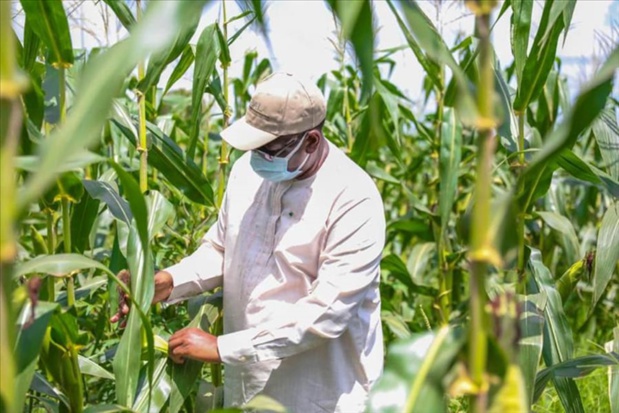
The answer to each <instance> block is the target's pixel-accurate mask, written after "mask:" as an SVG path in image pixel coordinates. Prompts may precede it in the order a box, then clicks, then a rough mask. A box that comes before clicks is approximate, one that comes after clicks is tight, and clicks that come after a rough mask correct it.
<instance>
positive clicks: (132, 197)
mask: <svg viewBox="0 0 619 413" xmlns="http://www.w3.org/2000/svg"><path fill="white" fill-rule="evenodd" d="M111 166H112V168H114V170H115V171H116V175H117V176H118V178H119V180H120V182H121V183H122V186H123V188H124V192H125V196H126V198H127V200H128V201H129V205H130V206H131V212H132V214H133V218H134V221H133V222H135V225H132V226H131V228H130V230H129V240H128V241H127V263H128V264H129V272H130V273H131V293H132V295H133V297H134V299H135V301H136V302H137V306H138V307H139V308H140V310H141V311H140V312H139V313H138V312H136V311H131V312H130V313H129V319H128V321H127V327H126V329H125V331H124V333H123V336H122V337H121V339H120V343H119V345H118V349H117V351H116V356H115V357H114V361H113V363H112V365H113V366H114V375H115V376H116V395H117V401H118V403H120V404H122V405H124V406H132V405H133V402H134V399H135V396H136V394H137V387H138V380H139V376H140V365H141V348H142V336H143V335H144V336H145V337H146V340H147V356H148V357H147V359H148V364H147V367H148V383H149V386H150V388H151V389H152V383H153V374H154V371H153V369H154V339H153V331H152V329H151V328H150V325H149V324H150V323H149V324H148V325H147V324H145V322H144V320H143V318H142V317H141V314H142V313H147V311H148V309H149V308H150V305H151V303H152V300H153V295H154V289H155V287H154V277H153V274H154V269H153V258H152V255H151V252H150V244H149V233H148V226H149V221H150V220H151V217H152V214H153V211H149V210H148V209H147V206H146V201H145V200H144V197H143V196H142V193H141V191H140V188H139V186H138V184H137V182H136V181H135V179H133V177H132V176H131V175H130V174H129V173H127V172H126V171H125V170H124V169H122V168H121V167H120V166H119V165H117V164H116V163H113V162H111ZM146 320H147V322H148V319H146Z"/></svg>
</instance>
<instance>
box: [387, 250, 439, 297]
mask: <svg viewBox="0 0 619 413" xmlns="http://www.w3.org/2000/svg"><path fill="white" fill-rule="evenodd" d="M381 268H382V269H383V270H385V271H389V272H390V273H391V275H393V276H394V277H395V278H397V279H398V280H400V281H401V282H402V283H403V284H404V285H405V286H406V287H407V288H408V290H409V291H410V292H411V293H412V294H421V295H426V296H428V297H436V296H437V295H438V291H437V290H436V289H435V288H432V287H427V286H424V285H418V284H415V283H414V282H413V277H412V276H411V274H410V273H409V272H408V268H406V264H405V263H404V261H402V259H401V258H400V257H398V256H397V255H395V254H390V255H387V256H386V257H383V259H382V260H381Z"/></svg>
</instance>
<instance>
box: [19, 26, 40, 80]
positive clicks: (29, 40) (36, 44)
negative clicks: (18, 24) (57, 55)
mask: <svg viewBox="0 0 619 413" xmlns="http://www.w3.org/2000/svg"><path fill="white" fill-rule="evenodd" d="M40 47H41V39H40V38H39V36H37V34H36V33H35V32H34V30H33V28H32V23H31V22H30V20H29V19H28V17H26V23H25V25H24V51H23V54H22V61H21V64H22V67H23V68H24V70H25V71H26V72H28V73H30V72H32V69H33V68H34V63H35V62H36V59H37V56H38V55H39V49H40Z"/></svg>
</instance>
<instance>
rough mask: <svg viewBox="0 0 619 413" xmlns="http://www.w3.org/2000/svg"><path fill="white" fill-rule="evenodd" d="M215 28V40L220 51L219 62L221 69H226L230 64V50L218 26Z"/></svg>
mask: <svg viewBox="0 0 619 413" xmlns="http://www.w3.org/2000/svg"><path fill="white" fill-rule="evenodd" d="M216 27H217V39H218V40H219V47H220V48H221V51H220V53H219V61H220V62H221V67H222V68H227V67H229V66H230V63H232V58H231V57H230V49H229V48H228V42H227V41H226V39H225V38H224V34H223V32H222V31H221V29H220V28H219V25H218V26H216Z"/></svg>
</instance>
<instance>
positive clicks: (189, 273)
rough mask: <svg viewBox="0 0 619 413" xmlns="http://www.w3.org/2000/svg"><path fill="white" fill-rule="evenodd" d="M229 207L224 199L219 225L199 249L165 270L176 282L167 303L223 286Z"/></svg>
mask: <svg viewBox="0 0 619 413" xmlns="http://www.w3.org/2000/svg"><path fill="white" fill-rule="evenodd" d="M226 206H227V203H226V198H225V197H224V201H223V202H222V208H221V209H220V210H219V214H218V217H217V222H216V223H215V224H214V225H213V226H212V227H211V228H210V229H209V230H208V232H207V233H206V234H205V235H204V237H203V238H202V242H201V244H200V246H199V247H198V249H197V250H196V251H194V252H193V254H191V255H189V256H188V257H185V258H184V259H183V260H181V261H180V262H179V263H178V264H176V265H173V266H171V267H168V268H166V269H164V270H163V271H166V272H168V273H170V275H172V279H173V281H174V287H173V289H172V293H171V294H170V296H169V297H168V299H167V300H166V301H165V303H166V304H173V303H176V302H179V301H182V300H185V299H187V298H190V297H192V296H194V295H197V294H200V293H202V292H204V291H208V290H212V289H214V288H216V287H219V286H221V284H222V274H223V265H224V245H225V244H224V241H225V229H226V218H227V215H226Z"/></svg>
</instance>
